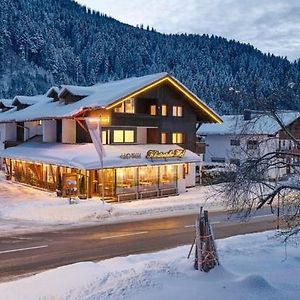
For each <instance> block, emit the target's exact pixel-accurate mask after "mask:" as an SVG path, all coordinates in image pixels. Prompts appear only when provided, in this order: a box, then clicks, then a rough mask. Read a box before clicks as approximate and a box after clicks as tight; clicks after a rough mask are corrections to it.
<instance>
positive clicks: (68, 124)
mask: <svg viewBox="0 0 300 300" xmlns="http://www.w3.org/2000/svg"><path fill="white" fill-rule="evenodd" d="M62 143H65V144H74V143H76V121H75V120H72V119H63V120H62Z"/></svg>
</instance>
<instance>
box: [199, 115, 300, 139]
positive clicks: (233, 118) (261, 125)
mask: <svg viewBox="0 0 300 300" xmlns="http://www.w3.org/2000/svg"><path fill="white" fill-rule="evenodd" d="M278 116H279V117H280V119H281V120H282V122H283V124H284V125H285V126H288V125H290V124H291V123H292V122H294V121H295V120H296V119H298V118H299V117H300V112H297V111H282V112H279V113H278ZM221 118H222V120H223V123H222V124H203V125H201V127H200V128H199V129H198V131H197V135H199V136H201V135H235V134H262V135H263V134H266V135H274V134H276V133H277V132H278V131H279V130H280V129H281V127H280V125H279V124H278V122H277V121H276V120H275V118H274V117H273V116H271V115H266V114H262V113H260V114H256V115H255V116H253V117H252V118H251V119H250V120H245V119H244V115H225V116H221Z"/></svg>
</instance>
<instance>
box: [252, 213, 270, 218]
mask: <svg viewBox="0 0 300 300" xmlns="http://www.w3.org/2000/svg"><path fill="white" fill-rule="evenodd" d="M271 216H274V215H273V214H269V215H261V216H254V217H253V219H256V218H264V217H271Z"/></svg>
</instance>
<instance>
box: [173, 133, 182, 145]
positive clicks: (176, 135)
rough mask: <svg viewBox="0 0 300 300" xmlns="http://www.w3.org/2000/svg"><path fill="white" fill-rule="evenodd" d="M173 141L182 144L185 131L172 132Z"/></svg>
mask: <svg viewBox="0 0 300 300" xmlns="http://www.w3.org/2000/svg"><path fill="white" fill-rule="evenodd" d="M172 143H173V144H182V143H183V133H181V132H174V133H172Z"/></svg>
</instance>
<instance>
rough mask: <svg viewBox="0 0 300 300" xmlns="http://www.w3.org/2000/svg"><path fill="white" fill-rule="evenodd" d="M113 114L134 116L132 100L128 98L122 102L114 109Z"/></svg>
mask: <svg viewBox="0 0 300 300" xmlns="http://www.w3.org/2000/svg"><path fill="white" fill-rule="evenodd" d="M115 112H118V113H127V114H134V112H135V107H134V99H133V98H130V99H127V100H125V101H123V102H122V103H121V104H119V105H118V106H117V107H115Z"/></svg>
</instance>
